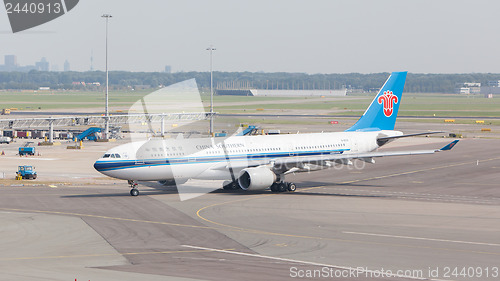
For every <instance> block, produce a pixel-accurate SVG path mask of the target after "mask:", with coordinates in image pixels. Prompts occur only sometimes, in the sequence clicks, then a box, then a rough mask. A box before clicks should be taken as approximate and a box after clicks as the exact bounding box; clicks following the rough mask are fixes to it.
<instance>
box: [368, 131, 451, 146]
mask: <svg viewBox="0 0 500 281" xmlns="http://www.w3.org/2000/svg"><path fill="white" fill-rule="evenodd" d="M441 133H444V132H426V133H416V134H408V135H399V136H391V137H380V138H377V144H378V146H382V145H384V144H386V143H387V142H388V141H390V140H394V139H399V138H407V137H416V136H425V135H432V134H441Z"/></svg>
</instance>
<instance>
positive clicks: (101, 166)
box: [94, 161, 105, 173]
mask: <svg viewBox="0 0 500 281" xmlns="http://www.w3.org/2000/svg"><path fill="white" fill-rule="evenodd" d="M104 168H105V164H104V163H102V162H99V161H96V162H95V163H94V169H96V170H97V171H98V172H100V173H102V170H103V169H104Z"/></svg>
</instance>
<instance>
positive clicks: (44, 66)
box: [35, 57, 49, 71]
mask: <svg viewBox="0 0 500 281" xmlns="http://www.w3.org/2000/svg"><path fill="white" fill-rule="evenodd" d="M35 68H36V70H39V71H49V62H48V61H47V59H46V58H45V57H43V58H42V59H41V60H40V61H39V62H35Z"/></svg>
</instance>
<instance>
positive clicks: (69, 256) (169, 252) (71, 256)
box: [0, 249, 234, 261]
mask: <svg viewBox="0 0 500 281" xmlns="http://www.w3.org/2000/svg"><path fill="white" fill-rule="evenodd" d="M229 250H234V249H226V251H229ZM202 252H211V251H209V250H192V251H163V252H137V253H114V254H86V255H67V256H45V257H43V256H42V257H18V258H0V261H19V260H42V259H67V258H90V257H109V256H133V255H155V254H182V253H202Z"/></svg>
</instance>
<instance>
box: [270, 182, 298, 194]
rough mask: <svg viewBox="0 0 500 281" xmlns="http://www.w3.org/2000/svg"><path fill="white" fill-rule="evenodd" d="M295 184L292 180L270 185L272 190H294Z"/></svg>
mask: <svg viewBox="0 0 500 281" xmlns="http://www.w3.org/2000/svg"><path fill="white" fill-rule="evenodd" d="M296 189H297V186H296V185H295V184H294V183H293V182H284V181H282V182H275V183H273V185H271V191H272V192H286V191H288V192H294V191H295V190H296Z"/></svg>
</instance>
